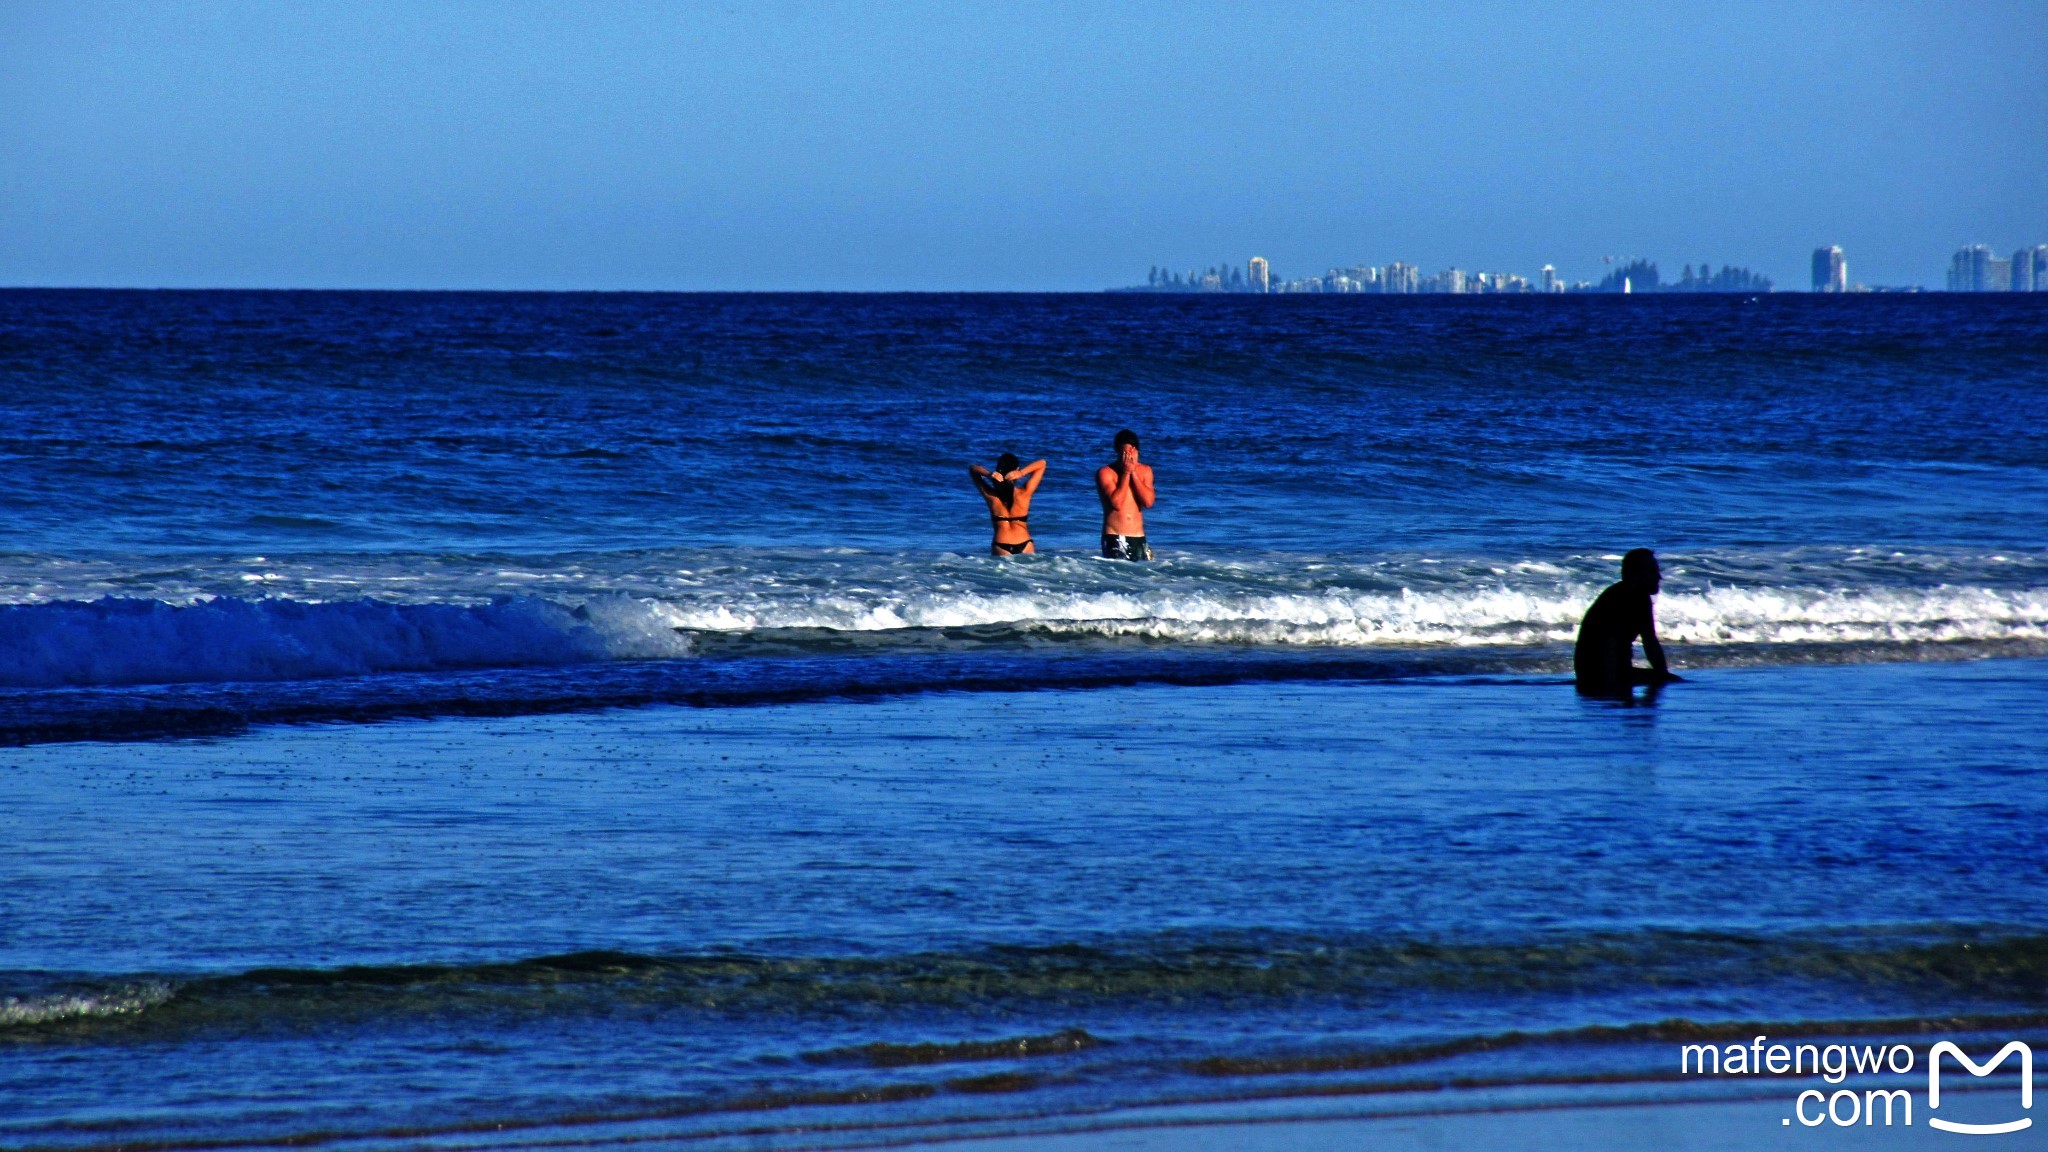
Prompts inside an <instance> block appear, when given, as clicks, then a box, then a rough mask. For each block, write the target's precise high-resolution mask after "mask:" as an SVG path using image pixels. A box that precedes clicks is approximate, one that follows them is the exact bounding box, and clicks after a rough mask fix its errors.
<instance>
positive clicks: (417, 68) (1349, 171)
mask: <svg viewBox="0 0 2048 1152" xmlns="http://www.w3.org/2000/svg"><path fill="white" fill-rule="evenodd" d="M2044 62H2048V4H2043V3H2041V2H2040V0H2029V2H2019V3H2012V2H2000V0H1983V2H1972V3H1954V4H1944V3H1920V4H1897V3H1887V2H1884V0H1864V2H1860V3H1805V2H1800V0H1780V2H1776V3H1755V4H1752V3H1722V4H1684V5H1682V4H1668V3H1655V4H1653V3H1642V4H1602V3H1580V4H1559V5H1548V4H1535V3H1457V2H1441V0H1440V2H1434V3H1415V4H1404V3H1373V4H1369V3H1362V2H1361V3H1351V4H1317V3H1310V2H1306V0H1297V2H1290V3H1275V4H1251V3H1234V4H1198V3H1174V4H1168V3H1132V4H1112V3H1108V2H1106V0H1101V2H1094V3H1072V4H1053V3H1043V4H1030V3H1019V4H993V3H992V4H974V3H967V4H963V3H958V2H957V0H956V2H949V3H935V4H918V3H902V4H890V3H867V4H828V3H786V4H785V3H772V2H768V3H737V2H735V3H714V4H692V3H682V2H677V3H649V4H636V3H628V2H625V0H619V2H606V3H596V2H592V3H583V4H570V3H552V4H548V3H520V2H517V0H505V2H496V3H474V4H472V3H462V2H457V0H443V2H436V3H386V2H383V0H352V2H350V3H346V4H339V3H337V4H316V3H304V4H288V3H269V2H262V3H153V4H146V5H145V4H118V3H102V4H95V3H88V2H77V3H73V2H60V0H50V2H46V3H15V2H8V0H0V284H17V285H21V284H48V285H68V284H78V285H142V286H295V287H297V286H303V287H393V288H441V287H448V288H654V289H668V288H673V289H781V288H790V289H807V288H815V289H1095V288H1100V287H1103V286H1105V285H1110V284H1118V283H1130V282H1134V281H1137V280H1142V279H1143V277H1144V275H1145V272H1146V269H1147V268H1148V267H1149V266H1151V265H1152V264H1169V265H1172V266H1175V267H1181V268H1186V267H1194V266H1203V265H1208V264H1213V263H1217V262H1219V261H1222V260H1226V259H1227V260H1230V261H1232V262H1241V261H1242V260H1243V259H1244V258H1245V257H1248V256H1251V255H1264V256H1266V257H1268V258H1270V259H1271V260H1272V261H1273V263H1274V267H1275V271H1276V272H1277V273H1280V274H1283V275H1292V276H1300V275H1308V274H1315V273H1320V272H1321V271H1323V270H1324V269H1326V268H1328V267H1331V266H1333V265H1349V264H1356V263H1377V264H1384V263H1386V262H1388V261H1390V260H1397V259H1398V260H1406V261H1409V262H1411V263H1416V264H1420V265H1421V266H1422V267H1423V268H1424V270H1425V272H1433V271H1435V270H1437V269H1440V268H1443V267H1448V266H1451V265H1457V266H1459V267H1462V268H1466V269H1468V270H1475V269H1476V270H1503V271H1515V272H1522V273H1525V274H1533V273H1534V271H1535V270H1536V269H1537V268H1538V267H1540V266H1541V265H1543V264H1545V263H1552V264H1556V265H1557V266H1558V267H1559V269H1560V270H1561V271H1562V272H1563V273H1565V274H1566V275H1567V276H1570V277H1572V278H1596V277H1597V276H1598V275H1599V274H1600V270H1601V269H1600V260H1601V258H1602V257H1603V256H1643V257H1648V258H1651V259H1655V260H1658V261H1659V262H1660V263H1661V264H1662V265H1663V266H1664V267H1665V268H1666V269H1667V274H1671V275H1675V274H1676V273H1677V271H1678V269H1679V267H1680V265H1682V264H1684V263H1688V262H1697V261H1700V260H1707V261H1711V262H1713V263H1715V264H1717V265H1718V264H1722V263H1733V264H1740V265H1747V266H1750V267H1754V268H1756V269H1758V270H1759V271H1762V272H1764V273H1765V274H1767V275H1770V276H1773V277H1775V278H1776V279H1777V280H1778V281H1779V283H1780V285H1781V286H1782V287H1804V286H1805V281H1806V262H1807V259H1808V257H1809V255H1810V253H1811V251H1812V249H1813V248H1814V246H1816V245H1818V244H1828V243H1837V244H1841V245H1843V246H1844V247H1845V248H1846V249H1847V251H1848V256H1849V262H1850V273H1851V276H1852V278H1854V279H1856V280H1861V281H1867V282H1871V283H1883V284H1893V283H1923V284H1930V285H1938V284H1939V283H1940V282H1941V276H1942V273H1943V270H1944V269H1945V268H1946V264H1947V259H1948V256H1949V254H1950V253H1951V252H1952V251H1953V250H1954V249H1956V248H1957V247H1959V246H1961V245H1963V244H1968V243H1975V242H1984V243H1989V244H1992V245H1993V246H1994V247H1997V248H1998V249H1999V250H2000V251H2001V252H2010V251H2011V250H2012V249H2014V248H2016V247H2019V246H2020V245H2021V244H2022V243H2025V244H2035V243H2043V242H2048V83H2044V82H2043V80H2042V68H2043V64H2044Z"/></svg>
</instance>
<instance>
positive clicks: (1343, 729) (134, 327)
mask: <svg viewBox="0 0 2048 1152" xmlns="http://www.w3.org/2000/svg"><path fill="white" fill-rule="evenodd" d="M0 405H4V409H0V411H4V419H0V507H4V509H5V521H4V523H5V524H6V535H5V538H4V539H0V844H4V845H5V847H4V848H0V1146H6V1147H21V1148H38V1149H59V1148H62V1149H86V1148H92V1149H113V1148H123V1149H164V1150H168V1149H186V1148H207V1147H221V1146H235V1147H241V1148H253V1147H267V1146H272V1145H287V1144H289V1145H293V1146H300V1147H304V1146H317V1147H326V1146H346V1147H361V1148H384V1147H405V1148H456V1147H475V1146H480V1145H494V1146H496V1145H504V1144H520V1145H533V1146H550V1147H553V1146H561V1145H576V1146H579V1147H580V1146H593V1145H606V1144H615V1143H618V1144H623V1143H648V1142H653V1143H662V1144H673V1145H675V1146H678V1147H689V1148H705V1149H720V1148H728V1147H732V1148H742V1147H743V1148H775V1149H784V1148H798V1147H804V1148H810V1147H821V1148H822V1147H835V1148H838V1147H862V1146H879V1145H898V1144H902V1143H905V1142H914V1141H919V1140H929V1139H942V1138H944V1139H951V1138H958V1137H965V1136H976V1135H1019V1134H1021V1135H1026V1136H1030V1135H1033V1134H1041V1135H1044V1134H1051V1133H1056V1132H1064V1131H1071V1130H1075V1129H1085V1128H1087V1127H1089V1126H1090V1125H1098V1126H1102V1125H1110V1126H1113V1125H1119V1124H1137V1125H1142V1124H1145V1123H1149V1122H1151V1121H1150V1120H1148V1119H1147V1118H1155V1119H1156V1118H1160V1117H1167V1118H1172V1117H1180V1118H1183V1119H1184V1118H1186V1117H1190V1116H1193V1117H1200V1118H1205V1119H1215V1118H1233V1117H1235V1118H1244V1117H1252V1116H1266V1115H1271V1114H1273V1113H1274V1111H1275V1110H1276V1109H1277V1110H1290V1109H1291V1110H1294V1111H1295V1112H1315V1111H1316V1110H1323V1111H1325V1112H1327V1111H1329V1110H1332V1109H1336V1110H1348V1112H1347V1114H1350V1113H1357V1114H1360V1115H1372V1114H1400V1113H1403V1112H1422V1111H1428V1110H1443V1109H1446V1108H1450V1109H1473V1110H1487V1109H1501V1108H1518V1107H1549V1106H1552V1105H1554V1104H1556V1103H1558V1102H1572V1101H1583V1100H1593V1099H1597V1100H1611V1101H1631V1102H1652V1103H1655V1102H1669V1101H1683V1100H1697V1099H1702V1098H1708V1097H1715V1098H1718V1097H1717V1096H1716V1094H1719V1096H1726V1095H1727V1094H1729V1093H1741V1092H1752V1093H1755V1092H1761V1093H1763V1094H1765V1095H1772V1094H1782V1095H1785V1096H1787V1097H1788V1098H1789V1096H1790V1095H1791V1092H1790V1091H1783V1090H1782V1089H1781V1086H1779V1085H1775V1084H1772V1085H1763V1086H1762V1087H1759V1086H1758V1084H1757V1083H1755V1082H1741V1081H1713V1082H1708V1081H1706V1080H1702V1079H1697V1078H1695V1079H1687V1078H1684V1077H1680V1076H1677V1075H1674V1071H1675V1069H1676V1066H1677V1056H1676V1050H1677V1047H1678V1044H1679V1043H1680V1042H1694V1041H1700V1040H1702V1039H1704V1040H1706V1041H1708V1042H1717V1041H1729V1040H1731V1039H1732V1040H1740V1041H1743V1042H1747V1041H1748V1039H1749V1038H1750V1037H1751V1036H1752V1035H1755V1034H1758V1033H1769V1034H1770V1035H1771V1036H1773V1037H1781V1036H1782V1037H1795V1036H1806V1037H1816V1038H1825V1037H1856V1038H1859V1040H1858V1042H1859V1043H1875V1042H1878V1041H1879V1040H1882V1041H1884V1042H1886V1043H1890V1042H1892V1041H1895V1040H1896V1041H1899V1042H1905V1043H1909V1044H1912V1045H1916V1046H1922V1047H1924V1045H1925V1044H1926V1043H1928V1042H1929V1040H1930V1038H1931V1037H1934V1036H1936V1035H1939V1036H1943V1037H1954V1038H1961V1039H1968V1038H1972V1037H1976V1038H1980V1039H1981V1038H1988V1037H1994V1036H1995V1037H2020V1038H2031V1039H2032V1041H2033V1043H2035V1044H2036V1046H2039V1045H2041V1044H2043V1043H2048V911H2044V909H2043V907H2042V904H2041V900H2040V895H2041V893H2042V892H2043V891H2048V831H2044V829H2048V787H2044V784H2048V757H2044V755H2043V754H2042V752H2041V749H2042V748H2043V747H2044V746H2048V544H2044V539H2043V534H2042V523H2043V513H2044V511H2048V297H2030V296H2026V295H2006V296H1997V295H1987V296H1974V295H1972V296H1961V295H1956V296H1952V295H1932V294H1930V295H1920V296H1907V295H1871V296H1842V297H1829V296H1804V295H1782V296H1778V295H1764V296H1754V297H1752V296H1721V297H1714V296H1686V297H1656V296H1630V297H1582V296H1574V297H1562V298H1551V297H1520V298H1517V297H1493V298H1469V297H1298V296H1289V297H1245V296H1215V297H1199V296H1160V297H1152V296H1127V295H1109V294H1105V295H1099V296H1081V295H1044V296H1038V295H1019V296H1006V295H965V296H949V295H902V296H890V295H730V296H721V295H661V294H505V293H475V294H466V293H353V292H348V293H344V292H333V293H329V292H226V291H223V292H90V291H31V290H13V291H4V292H0ZM1124 427H1129V428H1131V429H1134V430H1136V431H1137V432H1138V433H1139V435H1140V436H1141V438H1142V450H1143V457H1144V459H1145V461H1146V462H1147V463H1150V464H1151V465H1152V466H1153V467H1154V468H1155V470H1156V475H1157V484H1158V491H1159V502H1158V505H1157V506H1156V507H1155V508H1154V509H1153V510H1151V511H1150V512H1148V513H1147V516H1146V522H1147V531H1148V536H1149V538H1150V540H1151V544H1152V547H1153V549H1154V551H1155V553H1156V555H1157V557H1158V558H1157V559H1156V560H1155V561H1154V562H1152V563H1148V564H1125V563H1117V562H1112V561H1106V560H1103V559H1100V558H1099V557H1098V556H1097V533H1098V532H1099V513H1098V511H1097V507H1096V503H1095V497H1094V494H1093V491H1092V474H1093V471H1094V469H1095V468H1096V467H1097V466H1098V465H1100V464H1101V463H1104V462H1107V461H1108V459H1109V458H1110V437H1111V435H1112V434H1113V433H1114V432H1116V431H1117V430H1118V429H1119V428H1124ZM1006 451H1008V452H1015V453H1016V454H1017V455H1019V456H1020V457H1022V458H1024V459H1026V460H1030V459H1034V458H1039V457H1043V458H1045V459H1046V460H1048V461H1049V470H1048V473H1047V479H1046V481H1045V483H1044V486H1043V488H1042V490H1041V492H1040V493H1039V495H1038V496H1037V498H1036V500H1035V501H1034V503H1033V506H1032V510H1031V529H1032V532H1033V535H1034V537H1035V539H1036V541H1037V545H1038V548H1039V550H1040V553H1039V554H1038V555H1035V556H1031V557H1024V558H1017V559H1006V560H996V559H993V558H991V557H990V556H989V555H988V540H989V525H988V521H987V517H986V513H985V510H984V509H983V507H982V504H981V501H980V500H979V499H978V498H977V497H976V496H975V493H974V491H973V489H972V487H971V486H970V483H969V480H968V477H967V474H966V469H967V466H968V465H969V464H970V463H981V464H984V465H993V462H994V460H995V457H996V456H997V455H998V454H1000V453H1002V452H1006ZM1638 546H1646V547H1651V548H1654V549H1656V551H1657V553H1658V555H1659V557H1660V558H1661V561H1662V564H1663V569H1664V574H1665V575H1664V587H1663V592H1662V595H1661V596H1660V597H1659V598H1658V601H1657V620H1658V627H1659V631H1660V634H1661V635H1662V636H1663V638H1664V641H1665V643H1666V646H1667V649H1668V651H1669V652H1670V654H1671V657H1672V660H1673V665H1674V668H1675V669H1676V670H1677V671H1678V672H1680V673H1681V674H1682V675H1683V676H1685V677H1686V682H1684V683H1680V684H1676V685H1673V686H1671V687H1669V688H1668V689H1666V690H1664V691H1663V692H1661V693H1656V694H1638V695H1637V696H1635V697H1633V698H1630V699H1627V700H1592V699H1585V698H1581V697H1579V696H1577V695H1576V694H1575V693H1574V692H1573V690H1572V688H1571V686H1570V655H1571V654H1570V649H1571V641H1572V637H1573V633H1574V629H1575V627H1576V624H1577V621H1578V618H1579V616H1580V614H1581V613H1583V611H1584V609H1585V607H1586V605H1587V604H1588V603H1589V602H1590V600H1591V599H1592V597H1593V596H1594V595H1596V594H1597V593H1598V592H1599V590H1600V589H1601V588H1602V587H1604V586H1605V585H1606V584H1607V583H1609V582H1611V581H1612V580H1614V579H1616V578H1617V575H1618V573H1617V567H1618V563H1619V559H1620V556H1621V554H1622V552H1624V551H1626V550H1627V549H1629V548H1633V547H1638ZM1801 1086H1803V1085H1801ZM2000 1102H2001V1103H2003V1097H2000ZM1788 1107H1789V1104H1788ZM1944 1107H1945V1108H1948V1107H1950V1106H1949V1105H1946V1104H1945V1105H1944ZM1160 1122H1168V1121H1166V1120H1161V1121H1160ZM1171 1122H1173V1123H1179V1122H1181V1121H1180V1120H1171Z"/></svg>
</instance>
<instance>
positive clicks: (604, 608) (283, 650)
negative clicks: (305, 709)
mask: <svg viewBox="0 0 2048 1152" xmlns="http://www.w3.org/2000/svg"><path fill="white" fill-rule="evenodd" d="M641 625H647V627H641ZM688 651H689V642H688V640H687V639H685V638H683V637H681V636H679V635H678V634H676V633H675V632H674V631H673V630H672V629H662V628H659V627H658V626H655V625H654V624H653V622H652V621H651V620H650V619H648V618H647V617H646V615H645V613H644V612H642V611H641V610H640V609H639V608H638V606H629V605H627V604H624V603H620V602H616V601H613V600H593V601H591V602H588V603H585V604H582V605H577V606H568V605H563V604H558V603H554V602H551V601H548V600H543V599H539V598H536V597H524V598H513V597H504V598H500V599H497V600H494V601H492V602H491V603H487V604H476V605H462V604H438V603H428V604H389V603H381V602H378V601H372V600H357V601H350V602H343V603H304V602H301V601H297V600H291V599H284V598H270V599H261V600H243V599H238V598H235V597H217V598H213V599H206V600H200V601H198V602H196V603H192V604H186V605H173V604H167V603H165V602H163V601H161V600H140V599H115V598H107V599H101V600H95V601H90V602H77V601H60V602H57V603H48V604H16V605H9V606H5V607H0V686H5V687H10V688H46V687H59V686H66V685H102V684H172V683H188V682H194V681H199V682H225V681H264V680H311V679H321V678H331V677H336V676H361V675H367V674H372V673H380V672H430V671H444V670H451V669H464V668H511V667H520V666H525V665H535V664H569V663H575V662H579V661H588V660H602V659H613V658H621V657H659V656H680V655H686V654H688Z"/></svg>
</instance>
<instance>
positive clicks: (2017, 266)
mask: <svg viewBox="0 0 2048 1152" xmlns="http://www.w3.org/2000/svg"><path fill="white" fill-rule="evenodd" d="M2012 290H2013V291H2015V292H2048V244H2036V245H2034V246H2033V247H2032V248H2022V249H2020V250H2019V251H2017V252H2015V253H2013V254H2012Z"/></svg>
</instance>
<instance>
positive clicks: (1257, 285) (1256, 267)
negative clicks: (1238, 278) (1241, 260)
mask: <svg viewBox="0 0 2048 1152" xmlns="http://www.w3.org/2000/svg"><path fill="white" fill-rule="evenodd" d="M1245 269H1246V271H1245V277H1244V278H1245V282H1246V284H1247V286H1249V287H1250V288H1251V290H1252V291H1254V292H1270V291H1272V290H1273V266H1272V265H1270V264H1268V263H1266V258H1265V257H1264V256H1254V257H1252V258H1251V260H1250V262H1249V263H1247V264H1246V265H1245Z"/></svg>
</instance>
